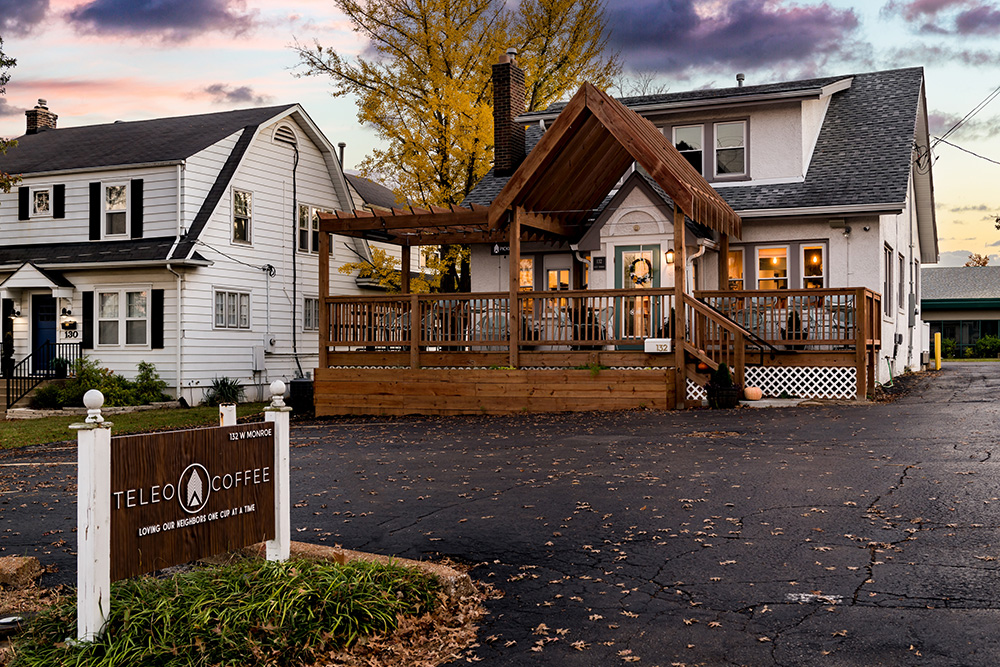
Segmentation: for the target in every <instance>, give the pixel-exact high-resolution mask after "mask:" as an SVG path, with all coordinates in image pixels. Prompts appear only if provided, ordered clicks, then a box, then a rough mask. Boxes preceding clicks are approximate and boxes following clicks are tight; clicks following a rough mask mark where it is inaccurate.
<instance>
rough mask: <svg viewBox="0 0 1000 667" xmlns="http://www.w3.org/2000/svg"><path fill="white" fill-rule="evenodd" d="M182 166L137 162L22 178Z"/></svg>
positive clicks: (30, 173)
mask: <svg viewBox="0 0 1000 667" xmlns="http://www.w3.org/2000/svg"><path fill="white" fill-rule="evenodd" d="M178 164H184V160H183V159H180V160H166V161H161V162H137V163H135V164H111V165H107V166H103V165H100V166H96V167H76V168H74V169H56V170H54V171H22V172H21V175H22V176H57V175H62V174H82V173H92V172H94V171H115V170H123V169H146V168H149V167H172V166H174V165H178Z"/></svg>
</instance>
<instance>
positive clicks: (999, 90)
mask: <svg viewBox="0 0 1000 667" xmlns="http://www.w3.org/2000/svg"><path fill="white" fill-rule="evenodd" d="M997 95H1000V86H997V87H996V88H994V89H993V92H992V93H990V94H989V95H987V96H986V97H985V99H983V101H982V102H980V103H979V104H977V105H976V106H975V107H974V108H973V109H972V111H970V112H969V113H967V114H965V116H964V117H963V118H962V119H961V120H960V121H958V122H957V123H955V124H954V125H952V126H951V129H949V130H948V131H947V132H945V133H944V134H942V135H941V136H940V137H939V138H938V140H937V141H938V142H941V141H944V140H945V139H946V138H948V137H949V136H950V135H951V133H952V132H954V131H955V130H957V129H958V128H960V127H961V126H962V125H964V124H965V123H966V122H967V121H970V120H972V118H973V117H974V116H975V115H976V114H978V113H979V112H980V111H982V110H983V109H985V108H986V106H987V105H988V104H989V103H990V102H992V101H993V100H994V99H996V97H997ZM945 143H948V142H947V141H945ZM934 145H935V146H936V145H937V142H935V144H934ZM933 147H934V146H931V148H933Z"/></svg>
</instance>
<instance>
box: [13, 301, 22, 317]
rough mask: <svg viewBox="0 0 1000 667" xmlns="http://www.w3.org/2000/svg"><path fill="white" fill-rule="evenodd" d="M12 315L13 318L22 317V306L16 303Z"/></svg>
mask: <svg viewBox="0 0 1000 667" xmlns="http://www.w3.org/2000/svg"><path fill="white" fill-rule="evenodd" d="M10 317H11V319H13V318H15V317H21V308H20V306H18V305H17V304H16V303H15V304H14V309H13V310H12V311H10Z"/></svg>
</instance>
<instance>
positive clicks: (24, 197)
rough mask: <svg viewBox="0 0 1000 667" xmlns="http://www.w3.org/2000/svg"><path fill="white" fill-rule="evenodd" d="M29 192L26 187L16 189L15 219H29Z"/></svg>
mask: <svg viewBox="0 0 1000 667" xmlns="http://www.w3.org/2000/svg"><path fill="white" fill-rule="evenodd" d="M30 204H31V190H30V189H29V188H28V186H26V185H22V186H21V187H19V188H18V189H17V219H18V220H27V219H28V218H30V217H31V211H30V210H29V209H30Z"/></svg>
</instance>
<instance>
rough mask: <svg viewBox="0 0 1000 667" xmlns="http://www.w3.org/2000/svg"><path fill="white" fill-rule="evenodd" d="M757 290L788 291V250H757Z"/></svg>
mask: <svg viewBox="0 0 1000 667" xmlns="http://www.w3.org/2000/svg"><path fill="white" fill-rule="evenodd" d="M757 289H788V248H758V249H757Z"/></svg>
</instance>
